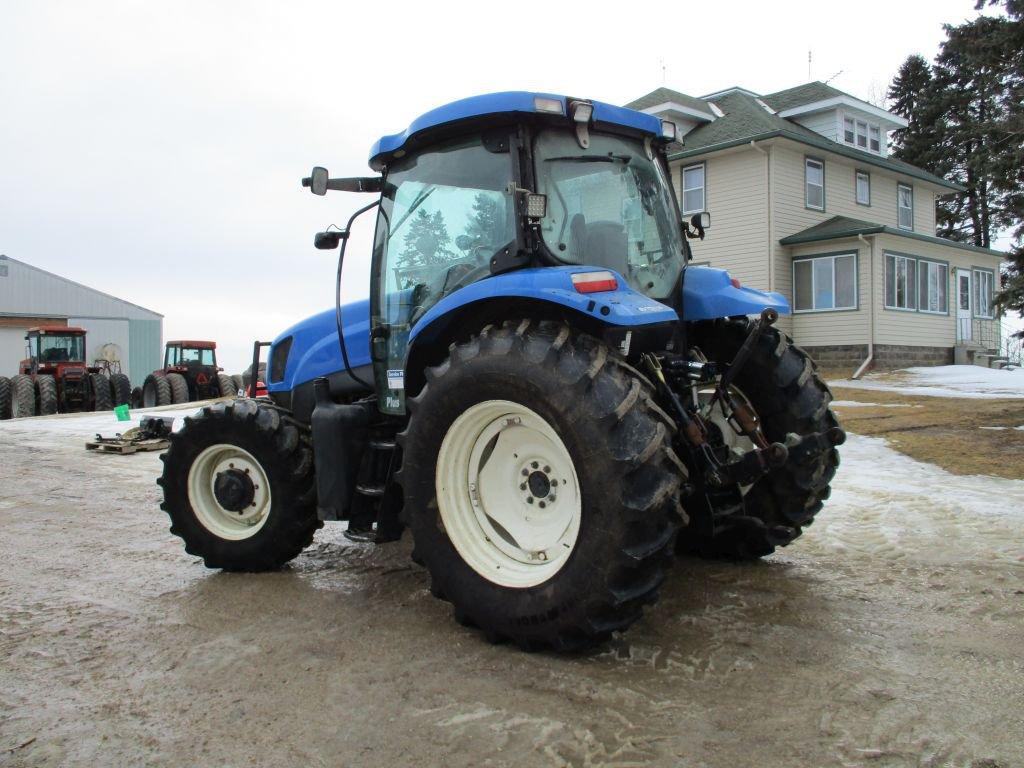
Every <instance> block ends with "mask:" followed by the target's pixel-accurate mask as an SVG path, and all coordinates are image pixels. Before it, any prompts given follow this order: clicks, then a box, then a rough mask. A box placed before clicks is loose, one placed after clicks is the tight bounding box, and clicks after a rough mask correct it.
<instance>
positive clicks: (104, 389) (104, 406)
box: [89, 373, 114, 411]
mask: <svg viewBox="0 0 1024 768" xmlns="http://www.w3.org/2000/svg"><path fill="white" fill-rule="evenodd" d="M89 384H91V385H92V409H93V410H94V411H109V410H110V409H111V408H113V407H114V406H113V405H111V402H110V379H108V378H107V377H106V376H104V375H103V374H102V373H90V374H89Z"/></svg>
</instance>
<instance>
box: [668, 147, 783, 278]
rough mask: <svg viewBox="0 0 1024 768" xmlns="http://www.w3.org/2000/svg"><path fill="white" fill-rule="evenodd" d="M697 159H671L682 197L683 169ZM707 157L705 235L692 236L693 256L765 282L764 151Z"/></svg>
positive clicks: (766, 229)
mask: <svg viewBox="0 0 1024 768" xmlns="http://www.w3.org/2000/svg"><path fill="white" fill-rule="evenodd" d="M696 162H701V161H700V160H689V161H687V162H685V163H674V164H673V167H672V179H673V183H674V184H675V186H676V194H677V195H678V196H679V198H680V199H682V169H683V168H684V167H686V166H689V165H693V164H694V163H696ZM704 162H705V174H704V184H705V190H704V191H705V198H704V199H705V205H706V207H707V210H708V212H709V213H710V214H711V228H710V229H709V230H708V233H707V237H706V238H705V239H704V240H703V241H701V240H693V241H691V242H690V245H691V247H692V248H693V257H694V260H695V261H697V262H701V263H703V262H708V263H710V265H711V266H712V267H718V268H721V269H728V270H729V273H730V274H731V275H732V276H733V277H735V278H738V279H739V280H740V281H741V282H742V283H744V284H745V285H751V286H754V287H758V288H765V287H767V283H768V250H769V239H768V186H767V164H766V160H765V156H764V155H762V154H761V153H759V152H757V151H755V150H753V149H749V148H746V149H741V150H739V151H736V152H730V153H722V154H716V155H712V156H710V157H708V158H705V159H704Z"/></svg>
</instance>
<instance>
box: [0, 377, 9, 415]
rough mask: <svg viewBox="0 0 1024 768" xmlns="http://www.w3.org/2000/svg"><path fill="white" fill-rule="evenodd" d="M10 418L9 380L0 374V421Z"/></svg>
mask: <svg viewBox="0 0 1024 768" xmlns="http://www.w3.org/2000/svg"><path fill="white" fill-rule="evenodd" d="M9 418H11V380H10V379H8V378H7V377H6V376H0V421H6V420H7V419H9Z"/></svg>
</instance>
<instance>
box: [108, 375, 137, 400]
mask: <svg viewBox="0 0 1024 768" xmlns="http://www.w3.org/2000/svg"><path fill="white" fill-rule="evenodd" d="M110 398H111V402H113V404H114V405H130V404H131V402H132V383H131V381H129V380H128V377H127V376H125V375H124V374H123V373H113V374H111V375H110Z"/></svg>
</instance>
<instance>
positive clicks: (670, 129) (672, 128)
mask: <svg viewBox="0 0 1024 768" xmlns="http://www.w3.org/2000/svg"><path fill="white" fill-rule="evenodd" d="M661 138H663V139H666V140H668V141H675V140H676V124H675V123H673V122H672V121H671V120H662V121H661Z"/></svg>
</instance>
